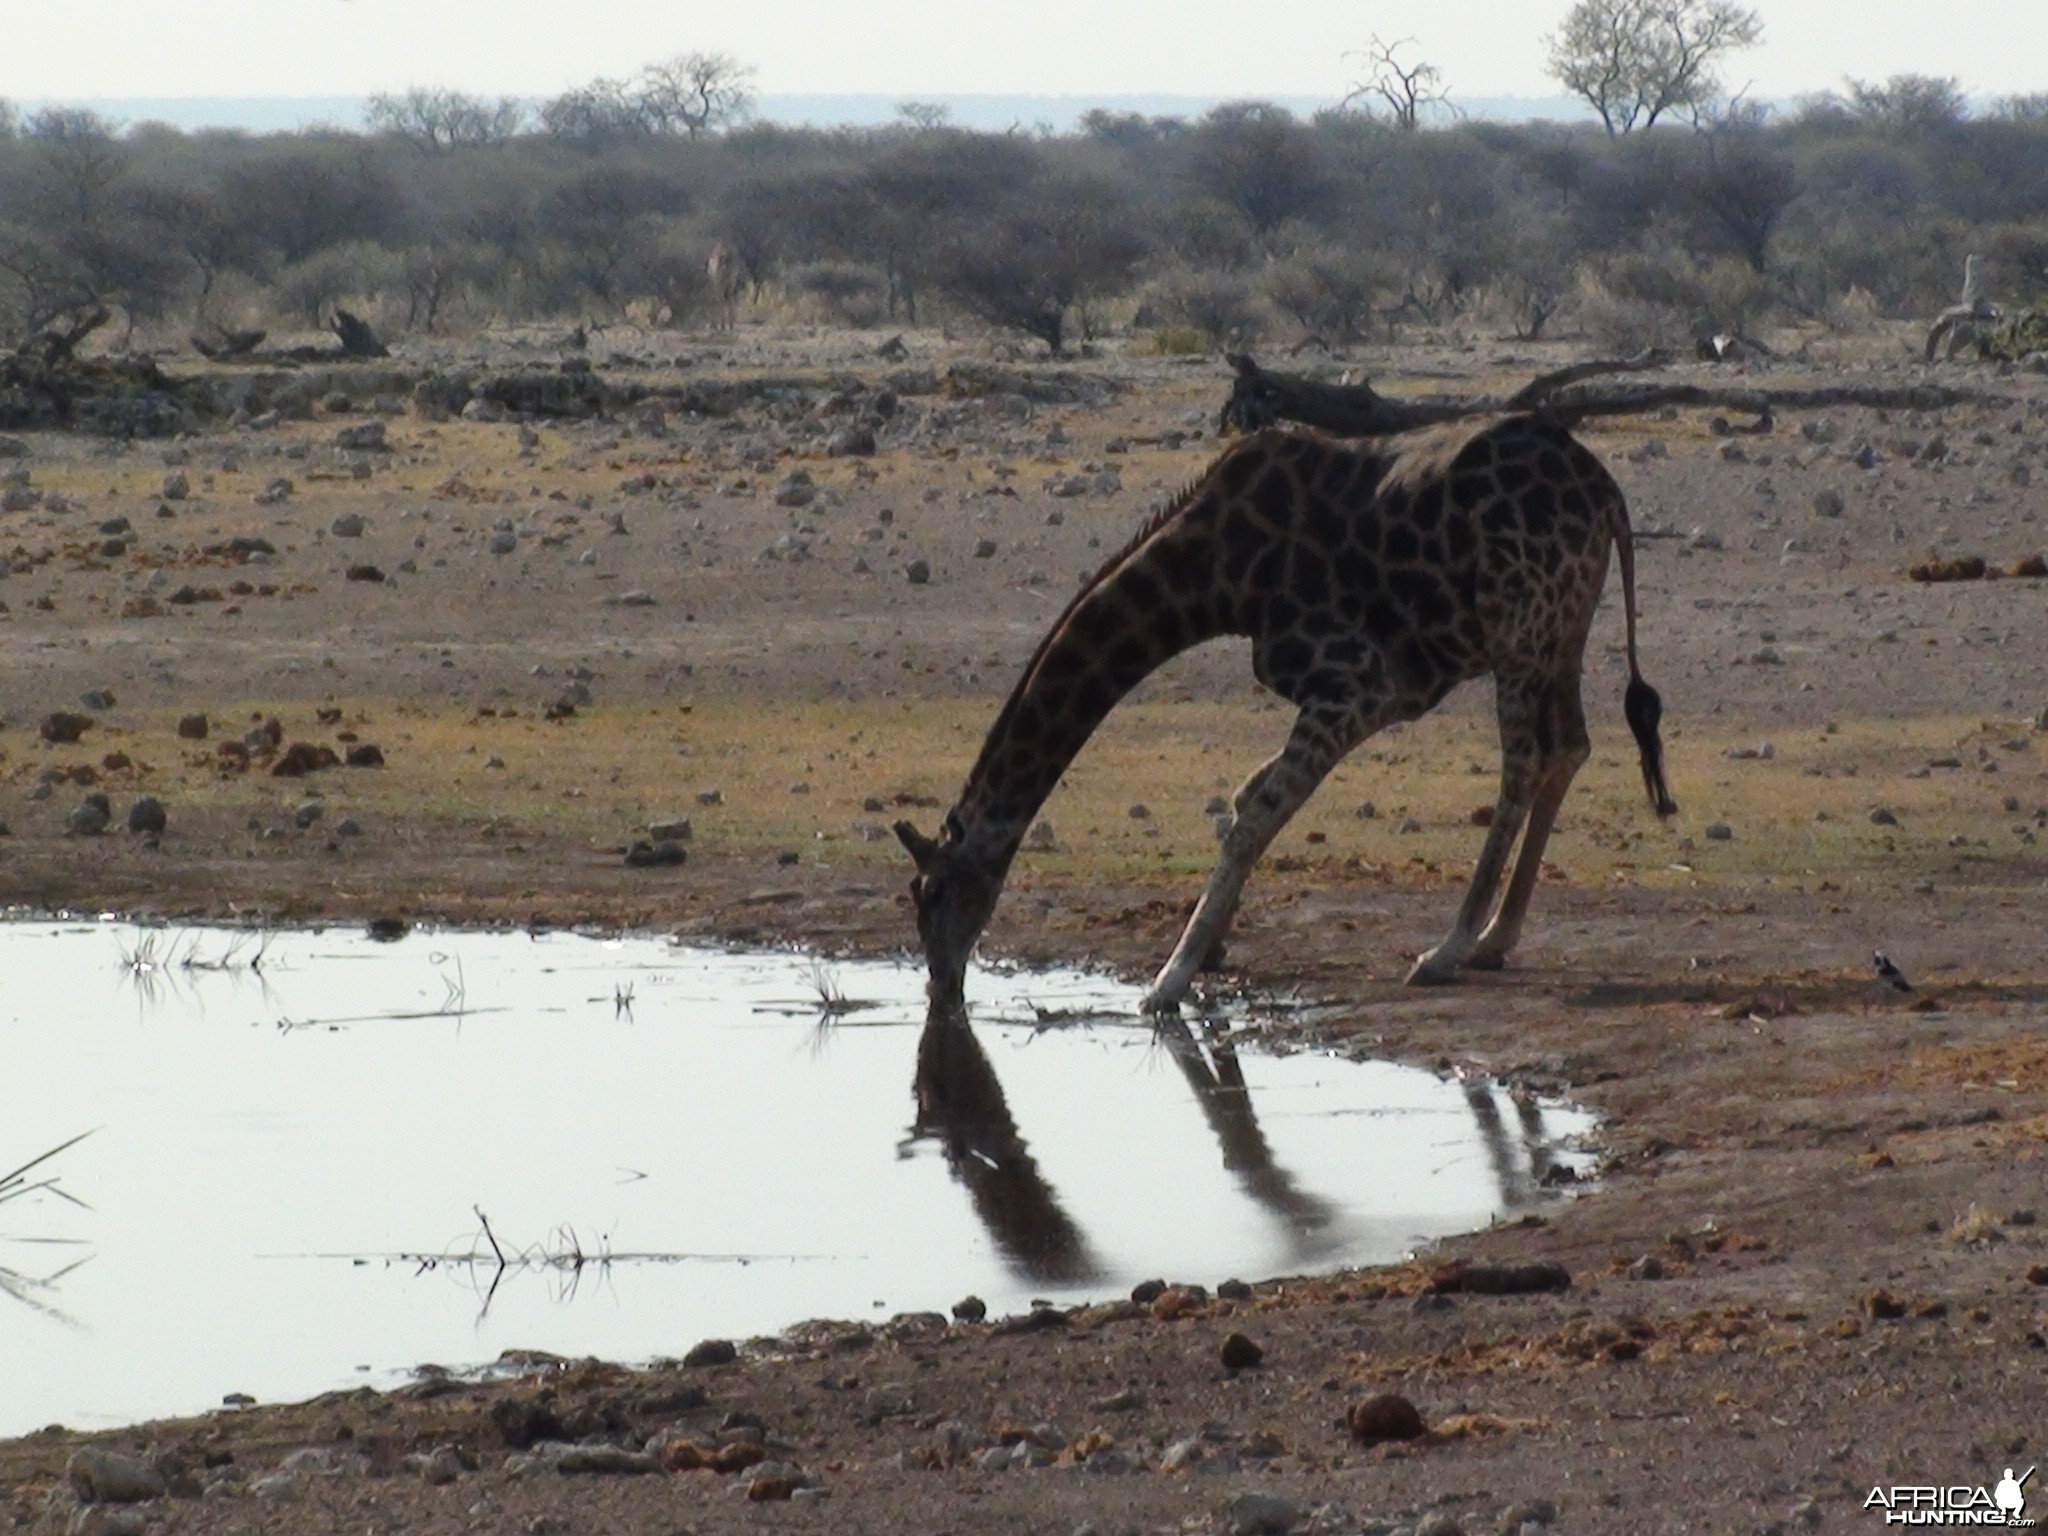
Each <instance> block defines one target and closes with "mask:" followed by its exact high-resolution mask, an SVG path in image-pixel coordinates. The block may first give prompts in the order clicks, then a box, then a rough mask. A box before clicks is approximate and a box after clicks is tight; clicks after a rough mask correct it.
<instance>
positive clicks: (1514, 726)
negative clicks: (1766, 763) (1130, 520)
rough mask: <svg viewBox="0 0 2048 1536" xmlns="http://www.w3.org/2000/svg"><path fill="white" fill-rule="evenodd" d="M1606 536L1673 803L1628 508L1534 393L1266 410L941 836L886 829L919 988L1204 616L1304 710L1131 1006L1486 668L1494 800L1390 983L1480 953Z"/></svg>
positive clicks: (1131, 548)
mask: <svg viewBox="0 0 2048 1536" xmlns="http://www.w3.org/2000/svg"><path fill="white" fill-rule="evenodd" d="M1610 547H1612V548H1614V549H1616V550H1618V552H1619V554H1620V562H1621V585H1622V603H1623V607H1622V614H1623V624H1624V629H1625V633H1626V636H1627V642H1628V644H1627V655H1628V686H1627V689H1626V691H1625V694H1624V705H1623V713H1624V714H1625V716H1626V718H1627V720H1628V724H1629V728H1630V730H1631V732H1632V733H1633V734H1634V736H1635V739H1636V746H1637V749H1638V753H1639V755H1640V758H1641V762H1642V773H1643V783H1644V787H1645V788H1646V789H1647V790H1648V792H1649V797H1650V803H1651V804H1652V805H1653V806H1654V807H1655V808H1656V811H1657V814H1658V815H1659V816H1669V815H1671V814H1672V813H1673V812H1674V811H1676V810H1677V806H1676V805H1675V804H1674V803H1673V802H1672V799H1671V794H1670V791H1669V790H1668V789H1667V788H1666V787H1665V782H1664V767H1663V746H1662V744H1661V742H1660V741H1659V739H1658V735H1657V725H1658V721H1659V719H1660V717H1661V715H1662V713H1663V704H1662V701H1661V700H1660V699H1659V698H1658V696H1657V692H1656V690H1655V689H1653V688H1652V687H1651V686H1650V685H1649V684H1648V683H1646V682H1645V681H1643V676H1642V672H1641V669H1640V667H1639V665H1638V662H1637V657H1636V627H1635V555H1634V547H1633V544H1632V542H1631V539H1630V535H1629V521H1628V507H1627V503H1626V502H1625V501H1624V500H1623V498H1622V494H1621V488H1620V487H1619V486H1618V485H1616V484H1615V483H1614V479H1613V477H1612V476H1611V475H1609V474H1608V472H1607V470H1606V468H1605V466H1603V465H1602V464H1601V463H1600V461H1599V460H1598V459H1597V458H1595V457H1594V455H1593V454H1592V453H1591V451H1589V450H1588V449H1587V448H1586V447H1585V446H1584V445H1583V444H1581V443H1579V442H1578V441H1577V440H1576V439H1574V438H1573V437H1572V436H1571V434H1570V432H1569V431H1568V430H1567V429H1566V428H1565V426H1564V425H1563V424H1562V423H1560V422H1559V421H1558V420H1557V419H1556V418H1555V417H1553V416H1550V415H1547V414H1544V413H1541V412H1537V413H1523V414H1516V415H1509V416H1504V417H1497V418H1493V419H1489V420H1482V421H1479V422H1477V423H1473V422H1465V423H1460V424H1455V425H1450V426H1438V427H1430V428H1425V429H1423V430H1421V431H1417V432H1408V433H1402V434H1399V435H1395V436H1390V437H1385V438H1378V439H1370V440H1340V439H1336V438H1331V437H1326V436H1323V435H1321V434H1319V433H1315V432H1309V431H1302V430H1285V429H1280V428H1266V429H1264V430H1261V431H1259V432H1256V433H1254V434H1252V435H1251V436H1249V437H1245V438H1241V439H1239V440H1238V441H1237V442H1236V443H1234V444H1233V445H1232V446H1231V447H1229V448H1228V449H1226V450H1225V451H1224V452H1223V453H1222V454H1221V455H1219V456H1218V457H1217V458H1216V459H1215V460H1214V462H1212V463H1211V464H1210V466H1209V467H1208V469H1207V470H1206V471H1205V472H1204V473H1203V474H1202V476H1201V477H1200V478H1199V479H1198V480H1197V481H1196V482H1195V483H1194V484H1193V485H1192V486H1190V487H1189V488H1188V489H1187V490H1185V491H1184V492H1182V493H1181V494H1180V495H1179V496H1178V497H1176V498H1175V499H1173V500H1172V501H1170V502H1168V503H1167V504H1166V505H1165V506H1164V507H1162V508H1161V509H1160V510H1159V511H1158V512H1157V513H1155V514H1154V515H1153V516H1152V517H1151V518H1150V519H1149V520H1148V521H1147V522H1146V523H1145V525H1144V526H1143V527H1142V528H1140V529H1139V530H1138V532H1137V534H1136V536H1135V537H1134V538H1133V539H1132V541H1131V542H1130V544H1129V545H1128V546H1127V547H1126V548H1125V549H1124V550H1122V551H1121V552H1120V553H1118V554H1117V555H1115V556H1113V557H1112V558H1111V559H1110V560H1109V561H1108V562H1107V563H1106V564H1105V565H1104V566H1103V567H1102V568H1101V569H1100V570H1099V571H1098V572H1096V574H1095V575H1094V576H1093V577H1092V578H1091V579H1090V580H1089V581H1088V582H1087V583H1086V584H1084V585H1083V587H1082V588H1081V590H1080V591H1079V592H1078V593H1076V594H1075V596H1074V598H1073V600H1072V601H1071V602H1070V603H1069V604H1068V605H1067V607H1066V610H1065V612H1063V613H1062V614H1061V615H1060V617H1059V618H1058V620H1056V621H1055V623H1054V624H1053V627H1052V629H1051V630H1050V632H1048V633H1047V635H1046V636H1045V638H1044V640H1042V641H1041V642H1040V644H1039V646H1038V649H1037V651H1036V653H1035V654H1034V655H1033V656H1032V658H1031V660H1030V662H1029V663H1028V664H1027V665H1026V667H1025V670H1024V674H1023V676H1022V677H1021V678H1020V679H1019V680H1018V682H1017V684H1016V687H1015V689H1014V690H1013V691H1012V693H1011V694H1010V697H1009V699H1008V701H1007V702H1006V703H1005V704H1004V705H1003V707H1002V709H1001V711H1000V712H999V713H998V714H997V716H996V719H995V722H994V724H993V725H992V726H991V728H990V730H989V733H988V737H987V739H986V741H985V742H984V743H983V745H982V749H981V754H980V756H979V758H978V759H977V760H976V762H975V764H974V767H973V769H972V771H971V772H970V773H969V774H968V776H967V780H966V784H965V786H964V787H963V788H962V790H961V792H960V797H959V799H958V801H957V802H956V803H955V804H954V806H953V808H952V810H951V811H949V812H948V813H947V815H946V818H945V820H944V822H943V823H942V825H941V828H940V831H939V835H938V836H937V837H928V836H926V835H925V834H923V833H922V832H920V831H919V830H918V829H917V828H916V827H915V826H913V825H912V824H911V823H910V822H908V821H900V822H898V823H897V824H896V829H895V830H896V835H897V836H898V837H899V838H900V839H901V840H902V842H903V845H904V846H905V847H906V848H907V849H908V850H909V852H910V855H911V858H912V860H913V862H914V863H915V865H916V875H915V877H914V878H913V880H912V881H911V887H910V889H911V896H912V900H913V903H914V905H915V907H916V912H917V931H918V937H919V940H920V941H921V943H922V945H923V949H924V954H925V960H926V965H927V967H928V969H929V972H930V992H931V996H932V998H933V1001H934V1003H935V1004H936V1003H938V1002H940V1001H947V1002H957V1000H958V999H959V998H960V997H961V991H962V984H963V982H964V979H965V976H966V970H967V959H968V955H969V953H970V952H971V951H972V950H973V948H974V946H975V944H976V943H977V942H978V941H979V939H980V937H981V934H982V931H983V929H984V928H986V927H987V925H988V920H989V918H990V916H991V915H992V914H993V913H994V911H995V907H996V902H997V900H998V898H999V897H1000V896H1001V894H1002V889H1003V882H1004V880H1005V879H1006V877H1007V876H1008V873H1009V869H1010V862H1011V860H1012V858H1014V857H1015V855H1016V852H1017V849H1018V846H1019V844H1020V843H1021V842H1022V840H1023V837H1024V833H1025V831H1026V829H1027V828H1028V827H1029V826H1030V824H1031V821H1032V819H1033V818H1034V817H1035V816H1036V814H1037V812H1038V808H1039V807H1040V806H1041V805H1042V804H1043V803H1044V801H1045V799H1046V797H1047V796H1048V795H1049V794H1051V793H1052V790H1053V786H1054V785H1055V784H1057V783H1058V782H1059V779H1060V776H1061V775H1062V774H1063V773H1065V771H1066V769H1067V766H1068V765H1069V764H1070V763H1071V762H1072V761H1073V759H1074V757H1075V755H1076V754H1077V753H1079V751H1080V750H1081V747H1082V746H1083V744H1084V743H1086V741H1087V740H1088V738H1089V736H1090V735H1092V734H1093V733H1094V731H1095V728H1096V727H1097V726H1098V725H1100V724H1101V722H1102V720H1103V719H1104V717H1106V716H1107V715H1108V713H1109V711H1110V710H1111V708H1113V707H1114V706H1115V704H1116V703H1117V701H1118V700H1119V699H1121V698H1122V697H1123V696H1124V695H1125V694H1126V693H1128V692H1129V691H1130V690H1131V689H1132V688H1133V687H1135V686H1136V685H1137V684H1138V683H1139V682H1140V681H1141V680H1142V679H1144V678H1145V677H1146V676H1147V675H1149V674H1150V673H1151V672H1152V671H1153V670H1154V669H1155V668H1157V667H1159V666H1160V665H1161V664H1162V663H1164V662H1165V661H1166V660H1168V659H1169V658H1170V657H1172V656H1174V655H1176V654H1178V653H1179V652H1181V651H1183V650H1186V649H1188V648H1189V647H1190V646H1193V645H1197V644H1199V643H1201V642H1202V641H1205V640H1209V639H1212V638H1215V637H1218V636H1222V635H1243V636H1247V637H1249V638H1250V640H1251V642H1252V671H1253V675H1254V676H1256V677H1257V678H1258V680H1259V681H1260V682H1261V683H1263V684H1264V685H1265V686H1266V687H1267V688H1270V689H1271V690H1273V691H1274V692H1275V693H1277V694H1279V695H1280V696H1281V697H1282V698H1284V699H1286V700H1288V701H1289V702H1290V703H1292V704H1293V705H1294V706H1295V707H1296V710H1297V714H1296V716H1295V720H1294V724H1293V728H1292V730H1291V731H1290V732H1289V735H1288V738H1287V743H1286V745H1285V746H1284V747H1282V748H1281V750H1280V751H1279V752H1278V753H1276V754H1275V755H1274V756H1273V757H1272V758H1270V759H1269V760H1268V761H1267V762H1266V763H1264V764H1263V765H1262V766H1261V767H1259V768H1258V769H1257V770H1256V771H1254V772H1253V773H1252V775H1251V777H1250V778H1248V779H1247V780H1246V781H1245V783H1244V785H1243V787H1241V788H1240V789H1239V790H1238V792H1237V796H1236V800H1235V815H1234V817H1233V819H1232V821H1231V822H1230V825H1229V830H1228V831H1227V832H1226V833H1225V834H1224V837H1223V847H1222V852H1221V855H1220V857H1219V858H1218V860H1217V863H1216V867H1215V869H1214V871H1213V872H1212V874H1211V875H1210V877H1209V882H1208V885H1207V887H1206V889H1205V890H1204V891H1203V893H1202V896H1201V899H1200V900H1199V901H1198V902H1197V903H1196V906H1195V910H1194V914H1193V916H1192V917H1190V918H1189V920H1188V924H1187V927H1186V929H1185V931H1184V932H1183V933H1182V934H1181V937H1180V941H1179V943H1178V944H1176V945H1175V946H1174V950H1173V953H1172V955H1171V956H1170V957H1169V958H1168V960H1167V961H1166V964H1165V965H1164V967H1163V968H1162V969H1161V970H1160V971H1159V974H1158V976H1157V977H1156V978H1155V979H1154V981H1153V983H1152V987H1151V989H1150V991H1149V992H1148V993H1147V994H1146V997H1145V1008H1146V1010H1147V1011H1149V1012H1163V1011H1169V1010H1171V1009H1172V1008H1174V1007H1176V1006H1177V1005H1178V1004H1179V1003H1180V1001H1181V1000H1182V999H1183V998H1184V997H1185V996H1186V994H1187V991H1188V988H1189V986H1190V985H1191V984H1192V982H1193V980H1194V977H1195V973H1196V971H1197V969H1199V968H1200V967H1201V965H1202V964H1203V963H1204V962H1205V960H1207V959H1208V957H1209V956H1210V955H1211V954H1212V952H1219V951H1220V947H1221V944H1222V940H1223V937H1224V934H1225V933H1226V931H1227V930H1228V928H1229V926H1230V921H1231V918H1232V917H1233V915H1234V914H1235V912H1236V908H1237V902H1238V897H1239V894H1240V893H1241V891H1242V890H1243V887H1244V882H1245V880H1246V879H1247V877H1248V876H1249V875H1250V873H1251V870H1252V867H1253V865H1254V864H1256V863H1257V861H1258V859H1259V856H1260V855H1261V854H1262V853H1263V852H1264V851H1265V849H1266V847H1267V845H1268V844H1270V843H1271V842H1272V840H1273V838H1274V836H1275V835H1276V834H1277V833H1278V832H1279V831H1280V829H1281V828H1282V827H1283V826H1285V825H1286V824H1287V821H1288V819H1289V818H1290V817H1291V816H1293V814H1294V813H1295V811H1297V810H1298V809H1299V808H1300V807H1301V806H1302V805H1303V804H1304V803H1305V802H1306V801H1307V800H1308V798H1309V796H1310V795H1311V794H1312V793H1313V792H1314V790H1315V788H1316V786H1317V785H1318V784H1320V783H1321V782H1322V780H1323V778H1324V776H1325V775H1326V774H1328V773H1329V771H1330V770H1331V768H1333V767H1334V766H1335V765H1336V764H1337V762H1338V761H1339V760H1340V759H1342V758H1343V757H1344V755H1345V754H1346V753H1348V752H1349V751H1350V750H1351V749H1352V748H1353V747H1355V746H1357V745H1358V744H1359V743H1360V742H1361V741H1363V740H1365V739H1366V738H1367V737H1369V736H1371V735H1372V734H1373V733H1374V732H1375V731H1379V730H1381V729H1383V728H1385V727H1386V726H1388V725H1392V724H1394V723H1395V722H1397V721H1405V720H1415V719H1419V718H1420V717H1421V716H1423V715H1424V714H1427V713H1428V712H1429V711H1430V710H1431V709H1433V708H1435V707H1436V705H1437V704H1438V703H1440V702H1441V701H1442V700H1443V698H1444V696H1445V695H1446V694H1448V693H1449V692H1450V691H1451V689H1452V688H1454V687H1455V686H1457V685H1458V684H1459V683H1461V682H1464V681H1466V680H1467V679H1469V678H1476V677H1479V676H1482V675H1484V674H1487V673H1491V674H1492V675H1493V678H1494V692H1495V709H1496V714H1497V716H1498V719H1499V725H1500V738H1501V778H1500V794H1499V799H1498V803H1497V805H1496V807H1495V810H1494V815H1493V821H1492V825H1491V828H1490V830H1489V831H1488V833H1487V835H1486V842H1485V845H1484V847H1483V848H1482V849H1481V851H1480V854H1479V860H1478V864H1477V866H1476V867H1475V868H1474V870H1473V872H1472V883H1471V886H1470V888H1469V889H1468V890H1467V892H1466V894H1465V899H1464V902H1463V904H1462V905H1461V906H1460V907H1459V909H1458V913H1457V917H1456V919H1455V921H1454V922H1453V923H1452V925H1451V929H1450V932H1449V933H1448V934H1447V935H1446V936H1445V937H1444V939H1443V941H1442V942H1441V943H1439V944H1437V945H1436V946H1435V947H1434V948H1433V949H1430V950H1429V951H1427V952H1426V953H1425V954H1423V955H1422V956H1421V958H1420V959H1418V960H1417V961H1416V962H1415V965H1414V968H1413V969H1412V970H1411V971H1410V972H1409V973H1408V980H1409V981H1410V982H1411V983H1425V982H1447V981H1451V980H1454V979H1455V978H1456V976H1457V974H1458V972H1459V970H1460V969H1461V968H1463V967H1472V968H1476V969H1494V968H1498V967H1499V966H1500V965H1502V964H1503V963H1504V962H1505V960H1506V958H1507V955H1508V953H1509V951H1510V950H1512V949H1513V948H1514V946H1515V942H1516V940H1517V939H1518V938H1519V937H1520V936H1521V931H1522V921H1523V917H1524V915H1525V913H1526V911H1527V909H1528V905H1529V897H1530V894H1531V893H1532V892H1533V891H1534V890H1535V888H1536V880H1537V875H1538V873H1539V872H1540V870H1541V868H1542V862H1543V847H1544V844H1545V842H1546V841H1548V839H1549V837H1550V829H1551V825H1552V823H1553V822H1554V820H1555V819H1556V816H1557V810H1558V806H1559V804H1560V802H1562V801H1563V799H1564V795H1565V791H1566V790H1567V789H1568V788H1569V787H1570V785H1571V782H1572V779H1573V777H1574V776H1575V775H1576V774H1577V773H1578V770H1579V768H1580V766H1581V765H1582V764H1583V763H1584V762H1585V760H1586V758H1587V756H1588V754H1589V752H1590V750H1591V748H1590V744H1589V742H1588V739H1587V735H1586V722H1585V712H1584V709H1583V707H1582V706H1581V703H1580V697H1579V678H1580V671H1581V668H1582V666H1583V662H1584V657H1585V649H1586V636H1587V633H1588V632H1589V630H1590V629H1591V627H1592V623H1593V615H1594V611H1595V610H1596V609H1597V608H1598V606H1599V602H1600V591H1601V588H1602V586H1603V585H1604V584H1605V582H1606V579H1607V558H1608V552H1609V549H1610ZM1525 825H1526V829H1527V830H1526V835H1523V837H1522V847H1521V853H1520V857H1519V858H1518V859H1517V860H1516V862H1515V866H1514V871H1513V874H1512V875H1511V876H1509V878H1508V883H1507V889H1506V892H1505V894H1504V895H1503V896H1502V897H1501V900H1500V902H1499V906H1498V910H1494V895H1495V892H1496V891H1497V890H1498V889H1499V886H1500V881H1501V877H1502V875H1503V873H1504V872H1505V871H1506V868H1507V861H1508V856H1509V853H1510V852H1511V850H1512V849H1513V847H1514V844H1515V840H1516V837H1517V835H1518V834H1522V833H1523V830H1524V827H1525ZM1489 914H1490V920H1489Z"/></svg>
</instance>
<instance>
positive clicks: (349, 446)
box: [334, 421, 391, 453]
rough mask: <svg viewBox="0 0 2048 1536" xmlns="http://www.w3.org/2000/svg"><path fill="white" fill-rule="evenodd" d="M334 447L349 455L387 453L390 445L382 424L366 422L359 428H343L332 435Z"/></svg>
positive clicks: (379, 422)
mask: <svg viewBox="0 0 2048 1536" xmlns="http://www.w3.org/2000/svg"><path fill="white" fill-rule="evenodd" d="M334 446H335V447H337V448H340V449H344V450H346V451H348V452H350V453H389V452H390V451H391V444H390V442H389V441H388V440H387V439H386V437H385V434H384V423H383V422H381V421H366V422H364V423H362V424H361V425H360V426H354V427H343V428H342V429H341V430H340V431H339V432H337V433H335V434H334Z"/></svg>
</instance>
